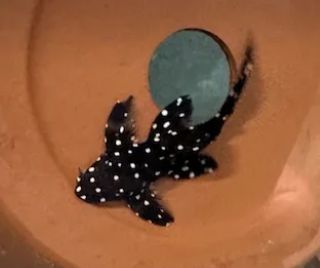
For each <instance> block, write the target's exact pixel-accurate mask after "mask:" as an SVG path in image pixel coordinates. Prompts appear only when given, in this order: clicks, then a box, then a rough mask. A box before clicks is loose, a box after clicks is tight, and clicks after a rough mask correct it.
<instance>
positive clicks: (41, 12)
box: [0, 0, 320, 268]
mask: <svg viewBox="0 0 320 268" xmlns="http://www.w3.org/2000/svg"><path fill="white" fill-rule="evenodd" d="M319 8H320V3H319V2H318V1H308V2H306V3H305V2H302V1H300V2H298V1H296V2H287V1H282V2H279V1H278V2H276V1H272V2H270V1H262V2H261V1H260V2H259V3H258V2H257V1H254V0H252V1H249V0H248V1H245V2H243V1H242V2H241V3H240V2H230V1H209V0H201V1H189V2H186V1H180V0H178V1H167V0H164V1H116V0H110V1H103V0H94V1H90V3H89V2H88V1H84V0H78V1H75V0H74V1H62V0H57V1H45V0H42V1H32V0H29V1H19V0H11V1H4V2H2V3H1V9H0V20H1V21H0V25H1V27H0V36H1V37H2V38H1V40H2V41H1V42H0V48H1V49H0V53H1V54H0V55H1V64H0V67H1V70H0V74H1V82H2V86H1V90H0V154H1V155H0V156H1V157H0V170H1V177H0V182H1V183H0V199H1V204H2V206H1V207H3V210H5V211H6V212H7V213H9V214H10V217H11V218H12V222H14V225H15V226H18V228H16V230H17V232H18V233H23V235H24V237H25V238H27V239H28V241H29V243H30V244H31V245H32V246H33V247H35V248H36V249H37V250H38V251H39V252H42V253H45V254H47V255H48V256H51V257H52V258H54V259H55V260H57V262H63V263H65V264H64V265H65V266H67V267H68V264H69V265H74V266H76V267H85V268H87V267H98V268H99V267H114V268H117V267H139V268H141V267H148V268H149V267H190V268H191V267H206V268H207V267H212V268H214V267H215V268H216V267H217V268H221V267H246V268H249V267H254V268H257V267H267V268H270V267H283V266H287V267H292V266H293V265H296V264H298V263H299V262H301V261H303V259H304V258H307V257H308V256H309V255H310V254H311V253H313V252H314V251H315V250H316V249H317V246H318V242H319V241H320V238H319V237H320V235H318V236H317V233H318V229H319V223H320V218H319V216H320V213H319V205H320V186H319V185H320V184H319V176H318V175H319V168H318V166H319V158H320V156H319V155H320V154H319V148H320V147H319V142H320V141H319V138H320V137H319V135H320V128H319V126H317V123H316V122H317V118H319V116H320V108H319V95H317V94H318V93H317V91H319V67H320V64H319V63H320V62H319V45H320V35H319V34H317V29H318V28H319V27H317V26H319V19H318V14H317V11H316V10H317V9H319ZM185 27H199V28H203V29H206V30H208V31H212V32H214V33H215V34H217V35H218V36H220V37H221V38H222V39H223V40H224V41H225V42H226V43H227V44H228V46H229V47H230V50H231V51H232V53H233V55H234V58H235V61H236V62H237V63H239V62H240V60H241V55H242V51H243V46H244V44H245V41H246V39H247V37H248V34H249V33H250V34H251V35H252V36H253V37H254V40H255V44H256V57H257V58H256V66H255V69H254V74H253V76H252V78H251V80H250V82H249V84H248V86H247V88H246V92H245V94H244V96H243V98H242V99H241V101H240V103H239V105H238V106H237V109H236V112H235V114H234V115H233V117H232V118H231V119H230V121H228V123H227V125H226V126H225V128H224V130H223V132H222V134H221V136H220V137H219V139H218V141H217V142H215V143H214V144H212V146H210V147H209V148H207V152H208V153H209V154H211V155H213V156H215V157H216V159H217V160H218V162H219V164H220V169H219V171H218V172H217V173H216V174H214V175H207V176H203V177H201V178H199V179H197V180H192V181H184V182H181V183H178V182H173V181H172V180H169V179H163V180H161V181H160V182H159V183H157V188H158V189H159V191H160V194H161V195H162V196H163V201H164V203H165V204H166V205H167V206H168V208H169V209H170V210H171V211H172V212H173V214H174V216H175V223H174V224H173V225H172V226H170V227H169V228H159V227H156V226H153V225H150V224H148V223H146V222H143V221H141V220H139V219H137V218H136V217H135V216H134V214H133V213H131V211H129V210H128V209H127V208H125V207H122V206H115V207H111V208H96V207H93V206H89V205H87V204H84V203H83V202H80V201H79V200H78V199H77V198H75V196H74V194H73V188H74V184H75V177H76V175H77V170H78V167H79V166H80V167H82V168H85V167H87V166H88V164H89V163H90V162H91V161H92V160H94V159H95V158H96V157H97V155H98V154H99V153H100V152H101V151H102V150H103V131H102V130H103V126H104V121H105V119H106V115H107V113H108V112H109V111H110V109H111V107H112V105H113V104H114V102H115V101H116V100H117V99H123V98H126V97H127V96H128V95H129V94H133V95H134V96H135V98H136V102H135V104H136V118H137V122H138V130H139V133H138V134H139V138H140V139H143V138H144V137H145V136H146V134H147V130H148V127H149V125H150V123H151V121H152V119H153V118H154V116H155V115H156V114H157V112H158V109H157V107H156V106H155V104H154V103H153V101H152V99H151V96H150V94H149V91H148V84H147V66H148V63H149V59H150V55H151V54H152V52H153V50H154V48H155V47H156V46H157V45H158V43H159V42H160V41H161V40H163V39H164V38H165V37H166V36H167V35H168V34H170V33H172V32H174V31H176V30H179V29H182V28H185ZM317 96H318V98H317ZM316 100H317V101H318V103H314V101H316Z"/></svg>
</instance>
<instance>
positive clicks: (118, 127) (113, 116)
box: [105, 96, 135, 153]
mask: <svg viewBox="0 0 320 268" xmlns="http://www.w3.org/2000/svg"><path fill="white" fill-rule="evenodd" d="M132 102H133V97H132V96H130V97H129V98H128V99H127V100H126V101H124V102H120V101H118V102H117V103H116V104H115V105H114V106H113V109H112V111H111V113H110V115H109V118H108V120H107V123H106V125H105V143H106V150H107V152H108V153H112V152H116V151H121V150H125V149H127V148H128V147H130V146H131V145H132V143H133V140H134V139H135V123H134V120H133V118H132Z"/></svg>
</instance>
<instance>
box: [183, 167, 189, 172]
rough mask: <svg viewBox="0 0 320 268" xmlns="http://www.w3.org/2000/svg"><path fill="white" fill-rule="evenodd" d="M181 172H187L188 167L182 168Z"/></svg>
mask: <svg viewBox="0 0 320 268" xmlns="http://www.w3.org/2000/svg"><path fill="white" fill-rule="evenodd" d="M181 170H182V171H188V170H189V167H187V166H185V167H182V168H181Z"/></svg>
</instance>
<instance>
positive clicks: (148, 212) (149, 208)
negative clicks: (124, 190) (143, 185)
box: [127, 190, 174, 226]
mask: <svg viewBox="0 0 320 268" xmlns="http://www.w3.org/2000/svg"><path fill="white" fill-rule="evenodd" d="M127 203H128V207H130V208H131V210H132V211H133V212H135V214H136V215H137V216H139V217H140V218H141V219H143V220H146V221H149V222H151V223H153V224H156V225H160V226H167V225H169V224H170V223H172V222H173V221H174V219H173V217H172V216H171V215H170V213H169V212H167V211H166V210H165V209H164V208H163V207H162V206H161V205H160V204H159V203H158V200H157V197H156V196H155V194H154V193H152V192H150V191H149V190H147V191H145V192H143V193H139V194H137V195H133V196H130V197H129V198H128V199H127Z"/></svg>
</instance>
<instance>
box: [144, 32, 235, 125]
mask: <svg viewBox="0 0 320 268" xmlns="http://www.w3.org/2000/svg"><path fill="white" fill-rule="evenodd" d="M225 48H226V45H225V44H224V43H222V41H221V40H220V39H219V38H217V37H216V36H214V35H213V34H211V33H209V32H206V31H204V30H200V29H184V30H180V31H178V32H175V33H173V34H172V35H170V36H169V37H168V38H166V39H165V40H164V41H163V42H162V43H160V45H159V46H158V47H157V48H156V50H155V51H154V53H153V56H152V58H151V61H150V64H149V85H150V91H151V95H152V98H153V100H154V101H155V102H156V104H157V105H158V106H159V108H163V107H165V106H166V105H167V104H169V103H170V102H172V101H173V100H175V99H176V98H178V97H179V96H182V95H189V96H190V97H191V99H192V103H193V108H194V111H193V115H192V122H193V124H199V123H202V122H205V121H207V120H209V119H210V118H212V117H213V116H214V114H215V113H216V112H217V111H218V110H219V109H220V108H221V106H222V104H223V103H224V101H225V100H226V98H227V95H228V93H229V89H230V78H231V64H230V63H229V58H228V57H229V55H228V53H226V51H225Z"/></svg>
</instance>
